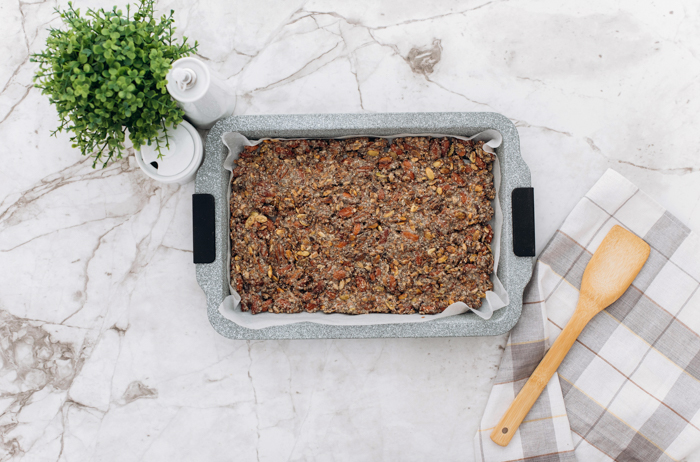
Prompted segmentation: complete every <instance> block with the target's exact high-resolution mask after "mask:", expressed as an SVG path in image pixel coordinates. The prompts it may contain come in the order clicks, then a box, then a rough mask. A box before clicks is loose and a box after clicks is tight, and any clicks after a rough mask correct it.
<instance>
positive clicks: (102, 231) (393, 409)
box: [0, 0, 700, 462]
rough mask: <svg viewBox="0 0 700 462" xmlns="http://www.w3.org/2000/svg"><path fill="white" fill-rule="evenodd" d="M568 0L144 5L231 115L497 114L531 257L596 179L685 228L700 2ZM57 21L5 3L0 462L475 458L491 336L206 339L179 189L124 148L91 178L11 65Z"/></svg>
mask: <svg viewBox="0 0 700 462" xmlns="http://www.w3.org/2000/svg"><path fill="white" fill-rule="evenodd" d="M112 2H113V0H109V1H104V0H102V1H100V2H95V1H91V2H87V1H76V2H75V3H77V4H78V5H79V6H83V7H84V6H85V5H86V4H87V3H89V4H91V5H95V4H97V3H100V4H102V5H104V6H111V5H112ZM567 5H568V6H562V2H556V1H554V0H547V1H540V0H519V1H508V0H502V1H499V0H493V1H483V0H480V1H456V0H454V1H431V2H421V1H413V0H409V1H405V2H391V3H390V2H384V4H382V3H379V2H375V1H372V0H361V1H354V2H327V1H299V0H295V1H286V2H282V1H280V0H256V1H250V0H249V1H226V0H208V1H206V2H205V1H200V2H191V1H185V0H172V1H164V0H160V1H159V2H158V8H159V10H160V11H162V12H166V11H168V10H169V9H170V8H174V9H175V10H176V18H177V20H178V23H179V31H178V32H179V33H185V35H187V36H189V37H191V38H193V39H197V40H199V41H200V43H201V46H200V52H199V56H200V57H202V58H204V59H206V60H207V62H208V63H209V65H210V66H211V67H212V68H214V69H216V70H218V71H220V72H221V73H222V74H223V75H224V76H226V77H227V78H228V80H229V82H230V83H231V85H232V86H233V87H235V88H236V91H237V93H238V95H239V96H238V105H237V108H236V114H269V113H315V112H362V111H367V112H393V111H496V112H500V113H502V114H505V115H506V116H508V117H510V118H511V119H512V120H513V121H514V122H515V123H516V124H517V125H518V127H519V131H520V136H521V143H522V151H523V156H524V158H525V160H526V161H527V163H528V164H529V166H530V168H531V170H532V178H533V184H534V186H535V188H536V208H537V227H538V228H537V242H538V249H541V248H542V247H543V245H544V244H545V243H546V241H547V240H548V239H549V237H550V236H551V234H552V233H553V231H554V230H555V229H556V227H557V226H558V225H559V223H561V222H562V220H563V219H564V217H565V216H566V215H567V213H568V211H569V210H570V209H571V208H572V207H573V205H574V204H575V203H576V202H577V201H578V200H579V198H580V197H581V196H582V194H583V193H584V192H585V191H586V190H587V189H588V188H589V187H590V186H591V185H592V184H593V183H594V182H595V180H596V179H597V178H598V177H599V176H600V175H601V174H602V173H603V172H604V171H605V169H607V168H609V167H611V168H614V169H617V170H618V171H619V172H621V173H622V174H624V175H626V176H627V177H628V178H630V179H631V180H632V181H634V182H635V183H637V184H638V185H640V186H641V187H643V189H644V190H645V191H647V192H648V193H650V194H652V195H653V196H654V197H656V198H657V199H658V200H659V201H660V202H661V203H662V204H663V205H664V207H666V208H668V209H669V210H670V211H671V212H673V213H674V214H676V216H678V217H679V218H680V219H681V220H683V221H684V222H685V223H687V224H688V225H689V226H690V227H691V228H693V229H695V230H700V205H699V204H700V157H699V156H698V143H697V135H696V132H697V123H698V115H697V114H698V113H700V32H699V31H700V11H699V10H700V4H699V3H698V2H697V1H695V0H678V1H675V0H663V1H657V2H653V3H649V2H638V1H632V0H629V1H610V0H605V1H602V0H592V1H587V2H568V4H567ZM54 6H56V3H55V2H54V1H52V0H45V1H43V2H41V1H34V0H28V1H22V0H19V1H14V0H2V1H0V56H2V64H1V65H0V89H1V92H2V93H0V156H1V157H0V164H1V165H2V168H0V360H1V361H2V362H1V364H2V369H1V370H0V413H1V415H0V461H6V460H12V461H19V460H22V461H44V460H51V461H53V460H58V461H69V460H70V461H74V460H100V461H117V460H118V461H136V460H148V461H154V460H208V461H216V460H222V461H223V460H237V461H248V460H260V461H278V460H318V461H325V460H339V461H340V460H428V459H430V460H466V461H469V460H472V437H473V434H474V431H475V429H476V425H477V422H478V419H479V416H480V414H481V412H482V410H483V407H484V405H485V402H486V396H487V393H488V390H489V387H490V383H491V380H492V378H493V377H494V375H495V371H496V367H497V364H498V361H499V357H500V353H501V350H502V346H503V345H504V343H505V337H504V336H500V337H495V338H453V339H413V340H412V339H402V340H394V339H386V340H340V341H339V340H321V341H270V342H259V341H254V342H242V341H230V340H226V339H224V338H222V337H220V336H219V335H218V334H216V333H215V332H214V330H213V329H212V328H211V327H210V326H209V324H208V321H207V318H206V314H205V300H204V295H203V293H202V291H201V290H200V289H199V287H198V286H197V283H196V281H195V276H194V266H193V264H192V263H191V260H192V254H191V246H192V244H191V231H190V229H191V218H190V217H191V212H190V195H191V194H192V192H193V184H189V185H186V186H180V187H178V186H164V185H161V184H157V183H154V182H153V181H151V180H149V179H147V177H146V176H145V175H143V174H142V173H141V172H140V171H139V169H138V167H137V166H136V165H135V162H134V159H133V155H132V156H130V157H129V158H128V159H124V160H123V161H121V162H118V163H115V164H113V165H112V166H111V167H109V168H107V169H105V170H92V169H91V168H90V162H89V161H88V160H86V159H85V158H82V157H81V156H80V154H79V152H77V151H76V150H74V149H71V147H70V143H69V142H68V136H66V135H59V136H58V137H56V138H53V137H50V136H49V131H50V130H51V129H53V128H54V127H55V125H56V114H55V111H54V110H53V108H52V107H51V106H50V105H49V104H48V100H47V98H46V97H44V96H42V95H40V93H39V91H37V90H36V89H32V88H31V76H32V73H33V71H34V69H35V66H34V64H32V63H30V62H28V53H29V52H36V51H38V50H40V49H41V48H42V47H43V41H44V40H45V37H46V35H47V32H46V27H48V26H50V25H58V23H57V20H56V16H55V15H53V8H54ZM62 6H65V3H63V2H62ZM688 460H693V461H696V462H697V461H700V455H696V456H695V457H694V458H693V457H691V458H690V459H688Z"/></svg>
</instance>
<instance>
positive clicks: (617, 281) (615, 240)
mask: <svg viewBox="0 0 700 462" xmlns="http://www.w3.org/2000/svg"><path fill="white" fill-rule="evenodd" d="M649 251H650V248H649V245H648V244H647V243H646V242H644V241H643V240H642V239H640V238H639V237H637V236H636V235H635V234H634V233H631V232H630V231H627V230H626V229H624V228H623V227H621V226H618V225H615V226H613V227H612V229H611V230H610V232H608V234H607V236H605V239H603V242H601V243H600V246H599V247H598V250H596V251H595V253H594V254H593V257H591V261H589V262H588V266H586V270H585V271H584V272H583V279H582V280H581V295H580V297H581V298H582V299H586V301H587V302H588V303H585V305H586V307H587V308H586V309H587V311H589V310H591V311H592V312H591V314H592V315H595V314H597V313H598V312H600V311H601V310H603V309H605V308H607V307H608V306H610V305H611V304H612V303H613V302H614V301H615V300H617V299H618V298H620V296H621V295H622V294H623V293H625V291H626V290H627V288H628V287H629V286H630V285H631V284H632V281H634V278H636V277H637V274H639V271H640V270H641V269H642V267H643V266H644V263H645V262H646V261H647V258H649Z"/></svg>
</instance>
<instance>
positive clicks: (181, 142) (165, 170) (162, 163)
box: [136, 120, 204, 184]
mask: <svg viewBox="0 0 700 462" xmlns="http://www.w3.org/2000/svg"><path fill="white" fill-rule="evenodd" d="M167 133H168V138H169V140H168V141H169V144H170V148H169V149H165V148H163V149H161V151H162V154H163V155H162V157H161V158H160V159H159V158H158V152H157V151H156V146H155V143H153V144H151V146H141V150H140V151H136V162H137V163H138V164H139V167H141V170H143V172H144V173H145V174H146V175H148V176H149V177H151V178H153V179H154V180H157V181H160V182H161V183H179V184H187V183H189V182H190V181H192V180H194V177H195V175H196V174H197V169H199V166H200V165H202V159H203V158H204V150H203V145H202V138H201V137H200V136H199V133H197V130H195V128H194V127H193V126H192V125H190V124H189V123H188V122H186V121H184V120H183V121H182V122H180V124H178V126H177V128H175V129H173V128H172V127H168V129H167ZM161 140H162V143H161V145H162V146H164V145H165V136H164V135H161Z"/></svg>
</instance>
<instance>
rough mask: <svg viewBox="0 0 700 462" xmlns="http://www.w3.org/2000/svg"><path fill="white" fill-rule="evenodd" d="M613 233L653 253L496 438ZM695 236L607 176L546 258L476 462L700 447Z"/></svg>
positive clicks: (505, 362) (608, 456)
mask: <svg viewBox="0 0 700 462" xmlns="http://www.w3.org/2000/svg"><path fill="white" fill-rule="evenodd" d="M613 225H622V226H623V227H625V228H627V229H629V230H630V231H632V232H634V233H635V234H637V235H638V236H641V237H642V238H643V239H644V240H645V241H646V242H647V243H648V244H649V245H650V246H651V255H650V256H649V260H648V261H647V262H646V264H645V265H644V268H642V271H641V272H640V273H639V275H638V276H637V278H636V279H635V280H634V282H633V284H632V287H630V288H629V289H628V290H627V292H625V293H624V295H622V297H621V298H620V299H619V300H618V301H617V302H615V303H614V304H613V305H611V306H610V307H609V308H607V309H606V310H604V311H602V312H601V313H599V314H598V315H597V316H596V317H594V318H593V320H592V321H591V322H590V323H589V324H588V326H587V327H586V328H585V329H584V331H583V333H582V334H581V336H580V337H579V339H578V340H577V342H576V343H575V344H574V346H573V348H572V349H571V351H570V352H569V354H568V356H567V357H566V358H565V359H564V362H563V363H562V364H561V366H560V367H559V369H558V373H557V374H554V377H552V379H551V380H550V381H549V384H548V385H547V387H546V388H545V390H544V392H543V393H542V395H541V396H540V398H539V400H538V401H537V402H536V403H535V405H534V407H533V408H532V410H531V411H530V413H529V414H528V415H527V417H526V418H525V420H524V422H523V424H522V425H521V426H520V429H519V430H518V432H517V433H516V434H515V436H514V437H513V439H512V441H511V442H510V444H509V445H508V446H507V447H505V448H503V447H501V446H498V445H496V444H495V443H494V442H493V441H491V438H490V437H489V436H490V434H491V431H492V430H493V428H494V427H495V426H496V424H497V423H498V421H499V420H500V418H501V417H502V416H503V413H504V412H505V411H506V409H507V408H508V406H509V405H510V404H511V402H512V401H513V399H514V398H515V396H516V395H517V393H518V392H519V391H520V389H521V388H522V386H523V385H524V384H525V382H526V380H527V378H528V377H529V376H530V374H531V373H532V371H534V369H535V367H537V365H538V364H539V362H540V360H541V359H542V358H543V357H544V355H545V352H546V350H547V348H548V347H549V345H551V344H552V343H553V342H554V340H555V339H556V337H557V335H558V334H559V333H560V332H561V330H562V328H563V327H564V325H565V324H566V323H567V321H568V320H569V318H570V317H571V314H572V313H573V311H574V309H575V308H576V303H577V300H578V289H579V287H580V284H581V277H582V276H583V271H584V269H585V268H586V265H587V264H588V261H589V260H590V258H591V255H592V254H593V252H595V250H596V248H597V247H598V245H599V244H600V242H601V241H602V240H603V237H605V235H606V234H607V233H608V231H609V230H610V228H612V226H613ZM698 281H700V237H699V236H698V235H697V234H695V233H692V232H690V230H689V229H688V228H687V227H685V226H684V225H683V224H682V223H680V222H679V221H678V220H677V219H676V218H675V217H673V216H672V215H670V214H669V213H668V212H666V211H665V210H664V209H663V208H662V207H661V206H660V205H659V204H657V203H656V202H654V201H653V200H652V199H650V198H649V196H647V195H646V194H644V193H643V192H641V191H640V190H639V189H638V188H637V187H636V186H634V185H633V184H632V183H630V182H629V181H628V180H626V179H625V178H624V177H622V176H621V175H620V174H618V173H617V172H615V171H612V170H608V171H607V172H606V173H605V174H604V175H603V177H602V178H601V179H600V180H599V181H598V182H597V183H596V184H595V186H593V188H592V189H591V190H590V191H589V192H588V194H586V196H585V197H584V198H583V199H582V200H581V201H580V202H579V203H578V205H576V208H575V209H574V210H573V211H572V212H571V214H570V215H569V217H568V218H567V219H566V221H565V222H564V224H563V225H562V226H561V228H560V229H559V230H558V231H557V232H556V233H555V235H554V237H553V238H552V240H551V241H549V244H547V247H546V248H545V249H544V251H543V252H542V255H540V257H539V260H538V261H537V265H536V267H535V271H534V274H533V277H532V280H531V281H530V284H529V285H528V287H527V288H526V289H525V294H524V305H523V313H522V317H521V318H520V321H519V322H518V324H517V325H516V327H515V328H514V329H513V331H512V332H511V334H510V338H509V339H508V343H507V345H506V349H505V352H504V354H503V359H502V360H501V365H500V368H499V371H498V375H497V377H496V381H495V385H494V387H493V390H492V391H491V395H490V397H489V401H488V404H487V406H486V411H485V412H484V416H483V418H482V420H481V425H480V428H479V431H478V432H477V434H476V437H475V446H474V447H475V455H476V460H477V461H486V462H500V461H518V460H526V461H528V462H535V461H547V462H551V461H575V460H578V461H579V462H590V461H610V460H618V461H644V462H648V461H673V460H676V461H678V460H682V459H683V458H685V457H686V456H688V455H689V454H690V453H692V452H693V451H695V450H697V449H698V448H700V337H699V336H698V333H700V290H699V289H698Z"/></svg>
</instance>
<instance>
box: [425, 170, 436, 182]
mask: <svg viewBox="0 0 700 462" xmlns="http://www.w3.org/2000/svg"><path fill="white" fill-rule="evenodd" d="M425 176H427V177H428V179H429V180H434V179H435V173H434V172H433V169H431V168H430V167H428V168H426V169H425Z"/></svg>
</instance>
